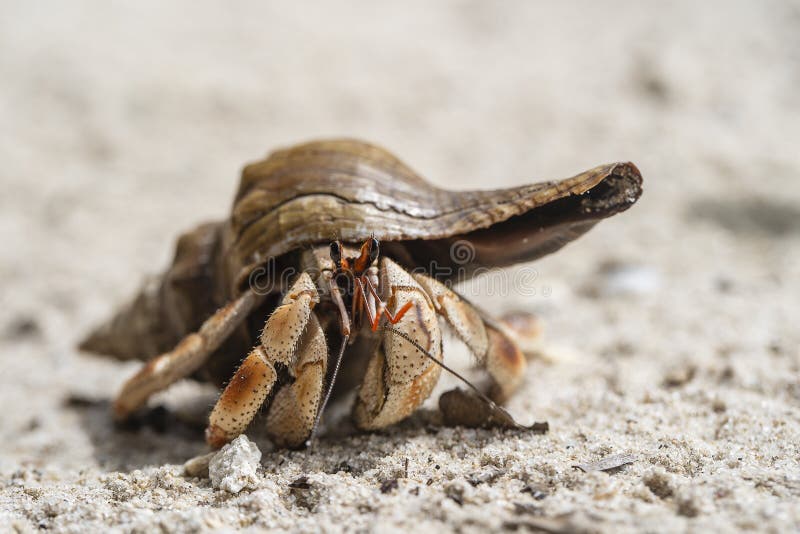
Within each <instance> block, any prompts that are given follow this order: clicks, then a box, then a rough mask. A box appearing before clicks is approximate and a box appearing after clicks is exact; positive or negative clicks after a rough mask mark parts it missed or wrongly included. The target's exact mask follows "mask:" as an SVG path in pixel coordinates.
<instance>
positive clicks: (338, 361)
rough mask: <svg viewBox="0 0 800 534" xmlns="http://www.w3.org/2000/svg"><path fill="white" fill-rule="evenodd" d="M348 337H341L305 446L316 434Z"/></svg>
mask: <svg viewBox="0 0 800 534" xmlns="http://www.w3.org/2000/svg"><path fill="white" fill-rule="evenodd" d="M349 338H350V336H349V335H345V336H343V337H342V344H341V346H340V347H339V354H338V355H337V356H336V364H335V365H334V367H333V374H332V375H331V381H330V383H329V384H328V391H326V392H325V398H324V399H322V404H320V406H319V410H317V417H316V418H315V419H314V426H312V427H311V434H309V435H308V439H307V440H306V444H305V445H306V447H310V446H311V443H312V442H313V441H314V438H315V437H316V435H317V428H318V427H319V422H320V420H321V419H322V412H324V411H325V406H327V405H328V401H329V400H330V398H331V393H332V392H333V385H334V383H336V376H337V375H338V374H339V366H340V365H341V363H342V356H343V355H344V348H345V347H346V346H347V340H348V339H349Z"/></svg>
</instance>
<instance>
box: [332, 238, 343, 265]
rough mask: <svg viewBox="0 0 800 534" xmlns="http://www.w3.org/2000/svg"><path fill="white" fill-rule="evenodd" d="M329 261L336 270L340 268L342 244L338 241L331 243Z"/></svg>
mask: <svg viewBox="0 0 800 534" xmlns="http://www.w3.org/2000/svg"><path fill="white" fill-rule="evenodd" d="M331 260H333V264H334V265H335V266H336V268H337V269H341V268H342V244H341V243H339V242H338V241H333V242H331Z"/></svg>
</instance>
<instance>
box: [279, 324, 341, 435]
mask: <svg viewBox="0 0 800 534" xmlns="http://www.w3.org/2000/svg"><path fill="white" fill-rule="evenodd" d="M327 368H328V345H327V343H326V342H325V334H324V333H323V331H322V327H321V326H320V324H319V320H317V317H316V314H314V313H312V314H311V317H310V318H309V321H308V326H307V328H306V332H305V333H304V334H303V339H302V340H301V342H300V345H299V347H298V349H297V359H296V361H295V363H294V365H293V366H291V367H289V374H290V375H291V376H292V377H293V378H294V382H292V383H291V384H286V385H285V386H283V387H281V389H280V390H279V391H278V393H277V394H276V395H275V398H274V399H273V400H272V402H271V403H270V407H269V412H268V413H267V433H268V434H269V436H270V438H271V439H272V441H273V442H274V443H275V444H276V445H278V446H279V447H299V446H301V445H302V444H303V443H305V440H306V438H308V436H309V435H310V434H311V430H312V428H313V427H314V421H315V419H316V416H317V411H318V409H319V403H320V400H321V398H322V392H323V386H324V384H325V373H326V371H327Z"/></svg>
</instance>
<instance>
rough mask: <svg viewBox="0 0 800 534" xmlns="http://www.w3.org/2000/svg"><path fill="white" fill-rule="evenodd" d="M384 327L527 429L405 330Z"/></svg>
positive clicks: (513, 421)
mask: <svg viewBox="0 0 800 534" xmlns="http://www.w3.org/2000/svg"><path fill="white" fill-rule="evenodd" d="M384 328H385V329H386V331H388V332H391V333H392V334H394V335H396V336H399V337H401V338H403V339H405V340H406V341H408V342H409V343H411V344H412V345H413V346H414V348H416V349H417V350H418V351H420V352H421V353H422V354H424V355H425V356H426V357H428V358H430V359H431V360H432V361H433V362H434V363H436V364H437V365H438V366H440V367H441V368H442V369H444V370H445V371H447V372H449V373H450V374H452V375H453V376H455V377H456V378H458V379H459V380H461V381H462V382H464V384H466V385H467V386H469V388H470V389H471V390H472V391H474V392H475V393H476V394H477V395H478V397H479V398H480V399H481V400H482V401H483V402H485V403H486V404H487V405H488V406H489V408H490V409H491V410H494V411H497V412H499V413H501V414H502V415H503V416H504V417H507V418H508V420H509V421H511V422H512V423H513V424H514V427H515V428H519V429H522V430H525V429H527V427H526V426H524V425H521V424H519V423H517V421H516V420H515V419H514V418H513V417H512V416H511V414H510V413H508V412H507V411H506V410H505V409H504V408H502V407H500V406H498V405H497V404H496V403H495V402H494V401H493V400H492V399H490V398H489V397H488V396H486V394H485V393H483V392H482V391H481V390H480V389H478V388H477V387H476V386H475V385H473V384H472V382H470V381H469V380H467V379H466V378H464V377H463V376H461V375H460V374H459V373H457V372H456V371H455V370H454V369H451V368H450V367H449V366H447V365H445V363H444V362H441V361H439V360H437V359H436V358H434V357H433V355H432V354H431V353H430V352H428V351H427V350H425V348H424V347H423V346H422V345H420V344H419V343H417V342H416V341H414V340H413V339H412V338H411V336H409V335H408V334H406V333H405V332H401V331H400V330H396V329H394V328H392V327H391V326H388V325H386V326H385V327H384Z"/></svg>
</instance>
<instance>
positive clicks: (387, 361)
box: [353, 257, 442, 430]
mask: <svg viewBox="0 0 800 534" xmlns="http://www.w3.org/2000/svg"><path fill="white" fill-rule="evenodd" d="M380 274H381V284H380V289H381V295H380V299H379V300H380V301H383V302H386V307H387V311H388V312H389V314H390V316H392V317H394V318H395V319H398V320H397V322H396V324H395V325H394V326H393V327H392V328H393V329H395V330H398V331H400V332H403V333H405V334H406V335H408V336H409V338H410V339H413V340H414V342H415V343H416V344H418V345H419V347H420V348H422V349H424V350H425V351H426V352H427V353H428V354H430V355H431V357H433V358H435V359H437V360H440V361H441V359H442V335H441V330H440V329H439V323H438V320H437V318H436V312H435V310H434V308H433V304H432V303H431V301H430V299H429V298H428V296H427V295H426V294H425V292H424V291H423V289H422V287H420V285H419V284H418V283H417V282H415V281H414V279H413V278H412V277H411V275H410V274H409V273H407V272H406V271H405V270H403V269H402V268H401V267H400V266H399V265H397V264H396V263H394V262H393V261H392V260H390V259H388V258H386V257H384V258H383V259H382V260H381V267H380ZM403 309H407V310H408V313H403V314H402V315H401V314H400V313H399V312H400V310H403ZM378 317H380V316H378ZM440 372H441V367H440V366H439V365H436V363H435V362H433V361H431V359H430V358H429V357H428V356H426V355H425V354H424V353H423V352H422V351H420V349H419V348H417V347H415V346H414V345H413V344H411V343H409V342H408V341H407V340H406V339H404V338H402V337H399V336H396V335H392V334H391V333H390V332H384V333H383V335H382V343H381V345H380V346H379V347H378V350H377V351H376V353H375V354H374V355H373V356H372V358H371V360H370V362H369V364H368V366H367V371H366V374H365V375H364V379H363V381H362V383H361V386H360V388H359V391H358V396H357V398H356V404H355V406H354V408H353V416H354V417H355V421H356V425H357V426H358V427H359V428H362V429H365V430H367V429H376V428H382V427H385V426H388V425H391V424H392V423H395V422H397V421H399V420H401V419H403V418H405V417H407V416H408V415H410V414H411V413H412V412H413V411H414V410H415V409H416V408H417V407H418V406H419V405H420V404H422V402H423V401H424V400H425V399H426V398H427V397H428V396H429V395H430V393H431V391H432V390H433V387H434V386H435V385H436V382H437V380H438V379H439V374H440Z"/></svg>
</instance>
